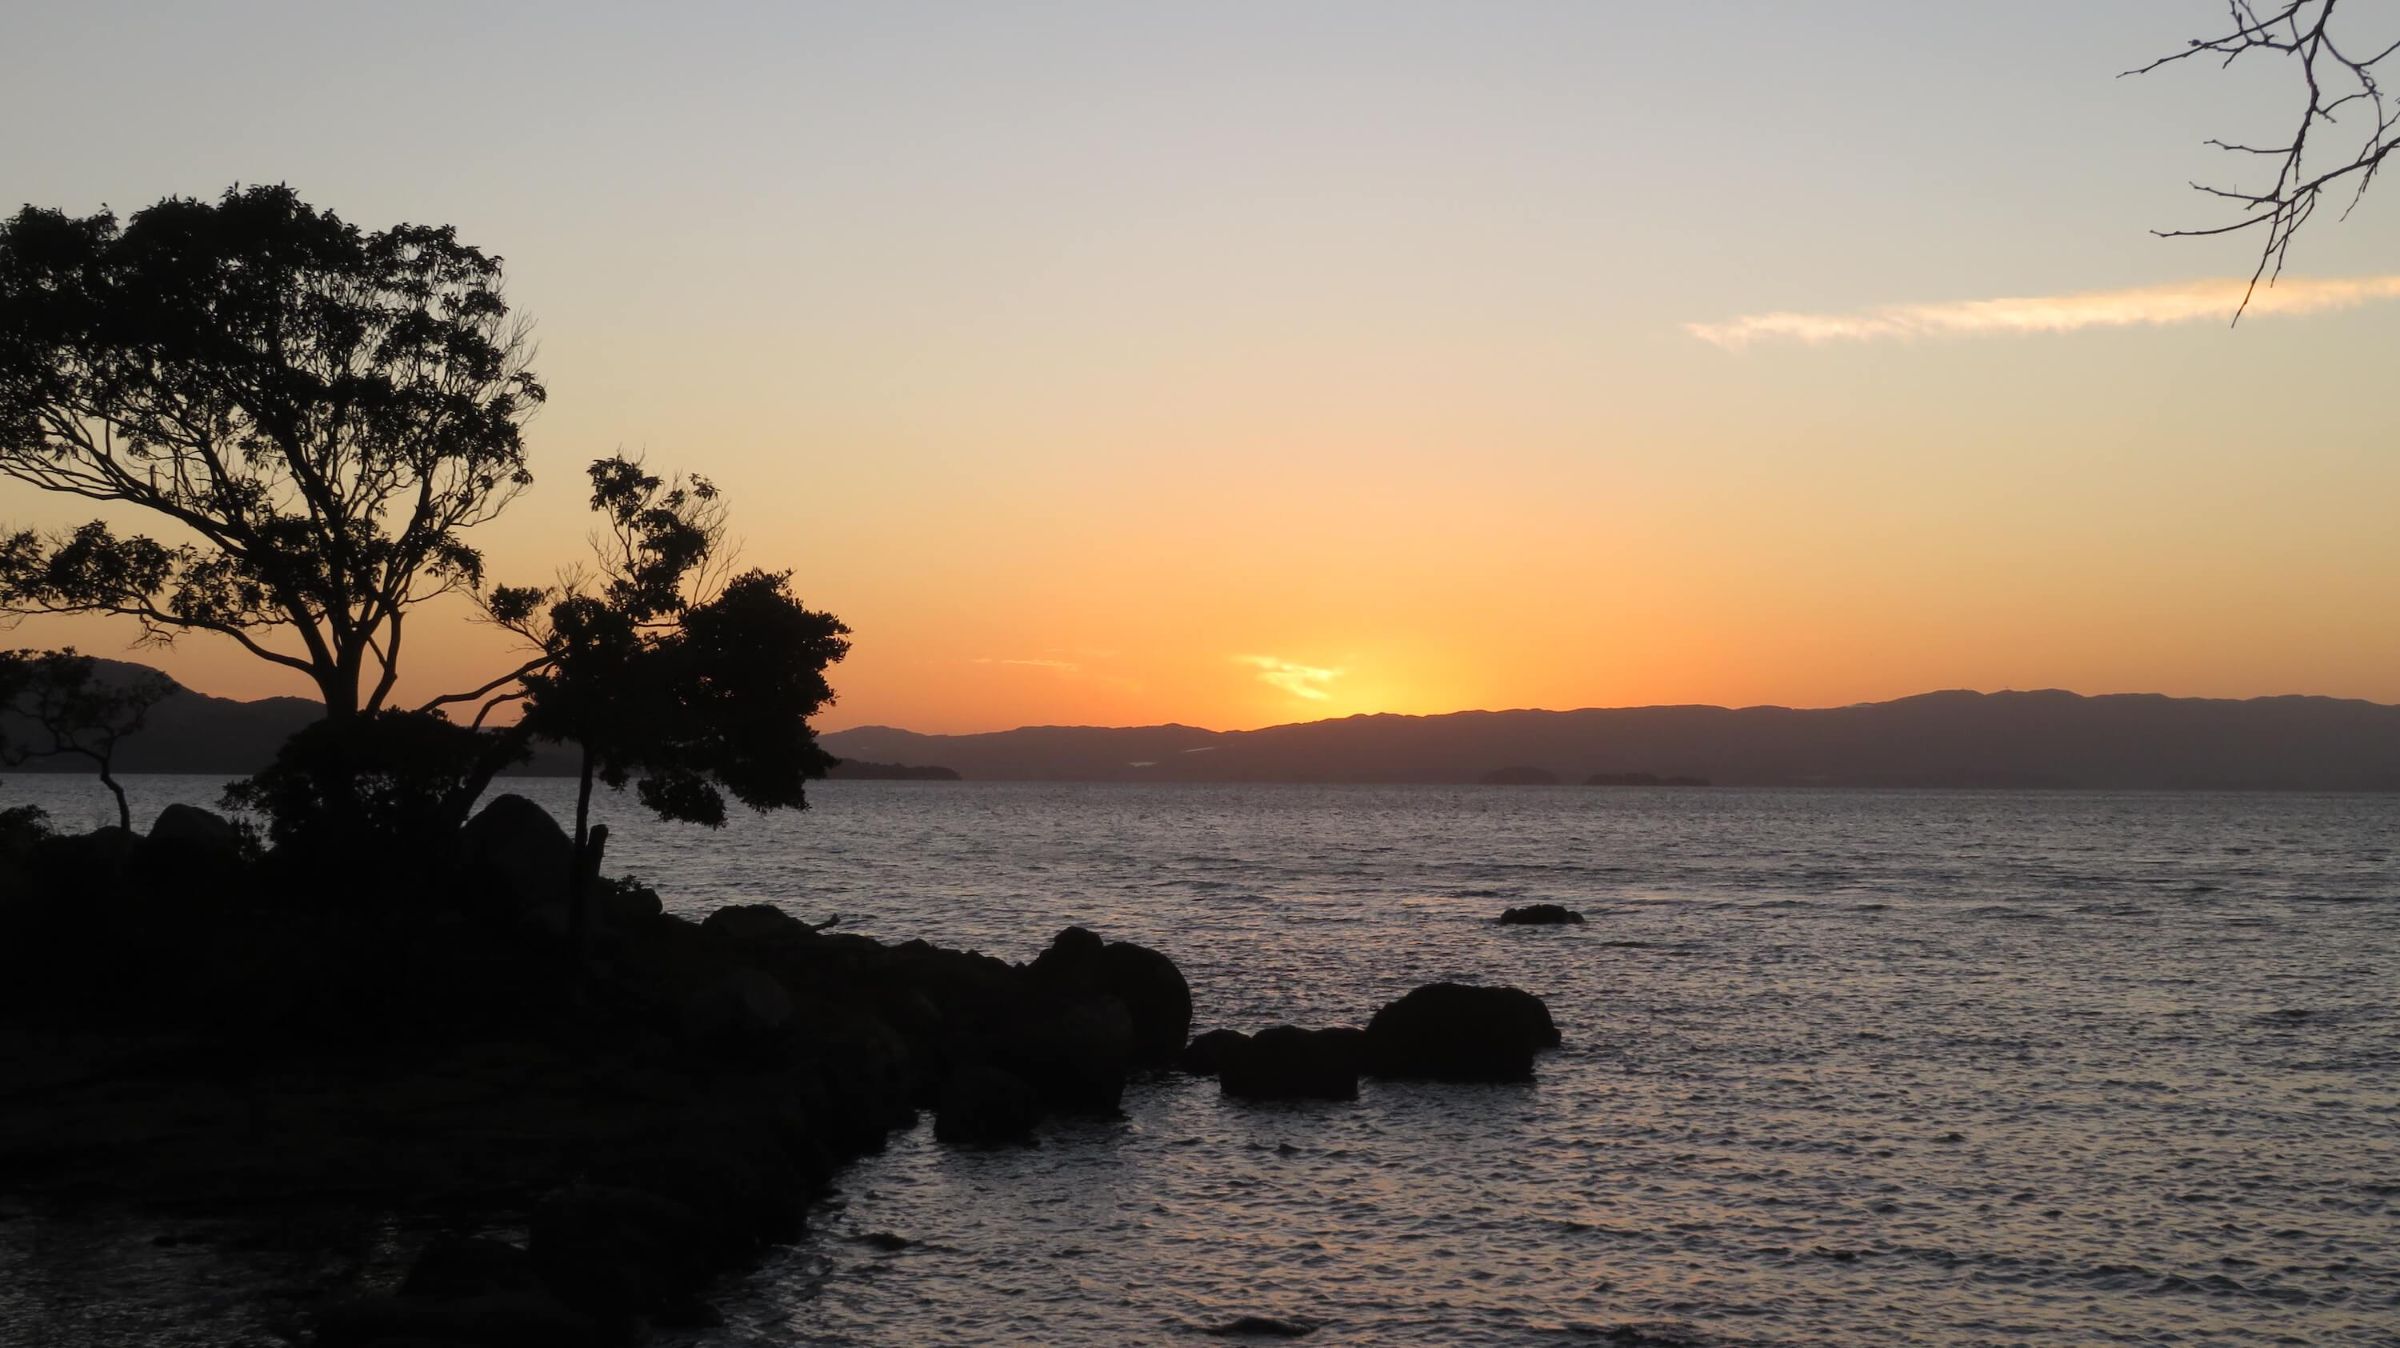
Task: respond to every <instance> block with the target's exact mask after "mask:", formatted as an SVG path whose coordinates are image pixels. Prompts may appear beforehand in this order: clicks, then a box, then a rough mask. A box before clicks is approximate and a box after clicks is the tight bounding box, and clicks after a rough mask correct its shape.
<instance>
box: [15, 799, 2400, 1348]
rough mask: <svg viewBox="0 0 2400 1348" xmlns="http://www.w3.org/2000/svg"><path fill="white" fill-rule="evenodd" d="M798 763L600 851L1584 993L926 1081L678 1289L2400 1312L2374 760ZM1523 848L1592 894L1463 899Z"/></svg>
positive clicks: (2353, 1338)
mask: <svg viewBox="0 0 2400 1348" xmlns="http://www.w3.org/2000/svg"><path fill="white" fill-rule="evenodd" d="M566 785H567V784H566V783H563V782H555V781H536V782H532V783H523V782H520V783H517V784H516V786H515V789H518V790H520V791H524V792H526V793H527V794H531V795H533V796H535V797H536V798H537V799H541V800H544V801H545V802H546V803H549V804H551V805H552V806H553V808H554V809H555V808H557V807H558V806H560V805H561V804H562V803H563V801H564V798H565V790H566ZM132 789H133V790H134V793H135V801H136V809H137V813H140V814H142V815H143V816H144V817H147V816H148V815H149V814H152V813H155V811H156V810H157V809H158V807H159V806H161V805H163V804H164V803H166V801H167V800H169V799H191V800H194V801H197V802H201V803H206V802H207V801H208V800H209V799H210V797H212V796H213V794H214V790H215V783H213V782H207V781H199V780H195V779H137V780H136V781H135V782H134V783H133V788H132ZM816 795H817V808H815V809H814V810H812V811H810V812H809V813H807V814H805V815H800V816H790V815H786V816H778V817H772V818H764V819H761V818H755V817H745V818H742V819H739V820H737V821H736V822H735V823H734V824H733V825H732V826H731V827H729V828H727V829H726V830H724V831H723V832H721V833H715V834H711V833H708V832H705V831H700V830H691V829H671V828H666V827H664V826H660V825H656V824H651V823H648V822H646V821H644V820H642V819H641V818H640V817H639V815H638V812H637V811H636V810H635V809H634V807H633V805H632V802H631V801H630V800H629V799H627V800H622V801H618V800H609V801H604V802H603V807H602V811H601V814H602V817H603V818H604V819H605V820H606V821H607V822H609V823H610V824H611V826H612V828H613V829H614V830H615V841H614V843H613V845H612V848H611V856H610V862H611V869H614V870H631V871H633V872H636V873H638V874H640V875H642V876H643V877H645V878H647V879H649V880H650V881H651V882H652V883H654V884H655V885H656V886H657V887H658V889H659V890H660V891H661V892H662V893H664V894H666V895H668V896H669V902H670V903H671V904H674V905H676V906H679V907H684V908H690V909H694V910H698V909H705V908H707V907H709V906H712V905H714V904H717V903H721V902H725V901H730V900H743V901H756V900H766V901H770V902H774V903H779V904H782V905H785V906H786V907H789V908H790V909H792V910H793V911H795V912H796V913H799V914H801V915H803V916H806V917H808V918H810V919H811V920H819V921H821V920H823V919H825V918H827V917H829V916H832V915H833V914H836V913H838V914H840V915H841V918H842V925H843V927H844V928H845V929H850V930H856V931H861V932H865V933H868V934H871V935H874V936H878V937H884V938H891V939H903V938H908V937H916V936H922V937H925V938H928V939H930V940H933V941H936V942H940V943H944V944H949V945H957V946H967V947H974V948H978V949H982V950H985V951H988V952H991V953H995V954H999V955H1002V956H1005V957H1008V958H1010V959H1024V958H1028V957H1030V956H1031V955H1033V954H1034V953H1035V952H1036V951H1038V950H1039V949H1040V948H1041V947H1042V945H1043V944H1045V943H1046V941H1047V939H1048V937H1049V935H1050V934H1051V933H1052V932H1054V931H1055V930H1057V929H1058V928H1060V927H1062V926H1065V925H1067V924H1069V923H1081V924H1083V925H1085V926H1089V927H1092V928H1094V929H1095V930H1098V931H1100V932H1101V933H1103V934H1105V935H1107V936H1110V937H1112V938H1121V939H1129V940H1134V941H1139V942H1142V943H1144V944H1147V945H1152V946H1156V947H1157V948H1159V949H1161V950H1164V951H1166V952H1167V953H1169V954H1170V955H1172V956H1173V957H1174V958H1175V959H1176V960H1177V961H1178V962H1179V963H1180V964H1181V965H1182V967H1183V970H1184V972H1185V974H1186V976H1187V977H1189V979H1190V980H1191V983H1192V990H1193V996H1194V1000H1195V1002H1196V1003H1197V1006H1198V1013H1197V1019H1198V1027H1199V1028H1209V1027H1214V1026H1220V1025H1229V1026H1234V1027H1238V1028H1244V1029H1256V1028H1259V1027H1261V1026H1264V1025H1267V1024H1270V1023H1273V1022H1277V1021H1292V1022H1296V1023H1300V1024H1305V1025H1323V1024H1361V1023H1364V1021H1365V1019H1366V1017H1367V1016H1368V1015H1369V1014H1371V1013H1372V1012H1373V1010H1374V1009H1375V1007H1376V1006H1377V1005H1379V1004H1380V1003H1382V1002H1383V1001H1385V1000H1387V999H1389V998H1392V997H1395V996H1398V995H1399V994H1400V993H1402V992H1404V991H1406V990H1407V989H1408V988H1410V987H1412V986H1414V985H1416V984H1419V983H1423V982H1428V981H1431V980H1434V979H1440V978H1456V979H1471V980H1479V981H1492V982H1505V983H1512V984H1516V985H1518V986H1521V987H1524V988H1527V989H1530V990H1532V991H1535V992H1538V993H1540V994H1541V995H1543V996H1544V997H1546V998H1547V999H1548V1000H1549V1003H1550V1006H1551V1009H1552V1011H1553V1013H1554V1014H1555V1015H1556V1017H1557V1019H1558V1021H1559V1023H1560V1025H1561V1027H1562V1029H1563V1030H1564V1031H1565V1034H1566V1047H1565V1048H1564V1049H1562V1050H1560V1051H1559V1052H1557V1053H1554V1054H1551V1055H1549V1056H1548V1057H1546V1058H1544V1059H1543V1060H1542V1062H1541V1064H1540V1067H1539V1072H1540V1080H1539V1081H1538V1082H1537V1083H1535V1084H1533V1085H1530V1086H1517V1087H1490V1086H1479V1087H1465V1086H1440V1085H1405V1086H1403V1085H1381V1084H1376V1083H1372V1082H1370V1083H1368V1084H1367V1085H1366V1086H1365V1087H1364V1088H1363V1089H1362V1092H1361V1097H1360V1099H1359V1100H1358V1101H1357V1102H1356V1103H1355V1104H1324V1105H1301V1106H1258V1105H1243V1104H1237V1103H1234V1102H1230V1101H1225V1100H1222V1099H1220V1098H1219V1097H1218V1095H1217V1094H1216V1090H1215V1085H1214V1083H1213V1082H1207V1081H1190V1080H1185V1079H1179V1078H1178V1079H1167V1080H1162V1081H1157V1082H1153V1083H1147V1084H1142V1085H1137V1086H1136V1087H1135V1088H1133V1089H1132V1090H1131V1091H1129V1092H1128V1094H1127V1097H1126V1102H1125V1104H1126V1117H1125V1118H1124V1119H1122V1120H1119V1121H1115V1122H1106V1123H1100V1122H1088V1123H1067V1124H1057V1125H1053V1126H1051V1127H1049V1128H1048V1129H1047V1130H1046V1131H1045V1133H1044V1134H1043V1136H1042V1140H1041V1145H1040V1146H1039V1147H1037V1148H1034V1149H1031V1150H1022V1151H1002V1152H962V1151H955V1150H951V1149H948V1148H943V1147H940V1146H937V1145H935V1144H934V1143H933V1141H932V1140H931V1137H930V1129H929V1128H920V1129H918V1130H917V1131H916V1132H915V1133H912V1134H909V1135H906V1136H903V1137H900V1138H898V1139H896V1140H895V1141H894V1144H893V1145H892V1147H891V1149H890V1150H889V1152H888V1153H886V1154H885V1155H883V1156H880V1157H876V1158H873V1159H870V1160H869V1161H867V1162H865V1163H863V1164H861V1165H859V1166H857V1167H855V1168H853V1169H852V1170H850V1171H848V1172H846V1174H845V1175H844V1177H843V1179H842V1181H841V1197H840V1198H839V1199H837V1200H835V1204H834V1205H833V1206H831V1207H829V1208H828V1209H827V1210H826V1211H825V1212H823V1213H822V1214H820V1218H819V1220H818V1222H817V1224H816V1230H815V1233H814V1234H812V1235H811V1237H810V1238H809V1239H808V1240H807V1241H806V1242H805V1243H803V1244H802V1245H800V1246H799V1247H797V1248H794V1249H792V1250H790V1251H788V1252H786V1253H783V1254H780V1255H779V1256H778V1257H776V1258H774V1259H773V1260H772V1261H770V1262H769V1263H768V1264H767V1265H766V1266H764V1267H763V1268H761V1269H759V1270H758V1271H757V1272H756V1273H755V1274H754V1275H752V1276H750V1277H749V1278H747V1279H746V1280H745V1281H744V1282H743V1283H742V1285H741V1286H740V1287H739V1288H738V1289H737V1290H736V1291H735V1292H734V1293H733V1294H732V1296H731V1297H730V1298H729V1301H728V1305H727V1310H728V1316H729V1324H728V1326H727V1327H726V1328H725V1329H723V1330H719V1331H714V1332H712V1333H711V1334H709V1335H707V1336H705V1337H703V1338H701V1339H698V1340H694V1341H693V1342H695V1343H700V1344H706V1345H711V1346H712V1348H713V1346H716V1345H752V1344H760V1345H763V1344H790V1343H811V1344H814V1343H823V1344H888V1345H920V1344H951V1343H955V1344H992V1343H1026V1344H1057V1345H1083V1344H1126V1343H1151V1342H1160V1341H1173V1340H1177V1339H1182V1338H1186V1337H1187V1336H1189V1335H1191V1334H1193V1333H1194V1332H1196V1331H1197V1330H1198V1329H1200V1328H1202V1327H1206V1326H1209V1325H1213V1324H1218V1323H1221V1322H1223V1321H1226V1320H1229V1319H1232V1318H1233V1317H1235V1316H1238V1315H1243V1314H1262V1315H1272V1316H1278V1317H1282V1318H1287V1319H1296V1320H1306V1321H1310V1322H1314V1323H1316V1324H1318V1325H1320V1326H1321V1328H1320V1329H1318V1331H1317V1332H1316V1333H1315V1334H1314V1335H1313V1336H1311V1337H1310V1338H1309V1339H1307V1340H1306V1342H1308V1343H1311V1344H1539V1343H1561V1344H1566V1343H1576V1342H1595V1341H1596V1342H1620V1343H1622V1342H1640V1341H1643V1340H1640V1339H1637V1338H1634V1337H1633V1335H1635V1334H1637V1333H1638V1334H1643V1335H1648V1336H1651V1337H1652V1338H1655V1339H1659V1340H1664V1341H1668V1342H1689V1343H1732V1344H1751V1343H1760V1344H1769V1343H1772V1344H1781V1343H1809V1344H1815V1343H1907V1342H1930V1343H2056V1344H2088V1343H2143V1344H2157V1343H2245V1344H2247V1343H2258V1342H2285V1343H2311V1344H2316V1343H2379V1344H2393V1343H2400V1007H2396V1006H2395V994H2396V993H2400V855H2396V854H2395V845H2394V840H2395V836H2396V832H2400V797H2396V796H2302V795H2104V794H2072V793H2010V792H1962V793H1947V792H1906V793H1898V792H1895V793H1883V792H1860V791H1741V790H1723V789H1712V790H1689V791H1673V790H1667V791H1642V790H1624V789H1576V788H1506V787H1483V788H1437V787H1394V788H1375V787H1253V786H1196V787H1164V786H1160V787H1113V786H1056V785H1028V784H984V783H960V784H946V783H863V782H862V783H834V784H828V785H825V786H823V787H821V788H819V789H818V791H817V793H816ZM29 797H36V798H40V799H43V800H44V801H45V802H46V803H48V804H49V805H50V807H51V808H52V810H53V811H54V813H56V814H58V815H59V816H61V818H62V819H63V820H64V821H65V822H68V823H71V824H76V825H82V824H88V823H92V822H98V821H100V820H102V819H104V818H105V817H106V811H105V810H104V808H103V806H102V804H101V799H102V798H101V797H100V796H99V795H98V793H97V789H96V788H95V787H92V786H90V785H89V784H88V783H85V782H83V781H81V780H80V779H78V780H75V781H72V782H70V781H67V780H63V779H55V778H49V779H45V778H35V777H25V776H19V777H15V778H13V779H11V780H9V781H8V782H7V783H6V784H5V785H0V803H13V802H15V801H18V800H22V799H26V798H29ZM1540 900H1550V901H1556V902H1560V903H1565V904H1569V905H1571V906H1573V907H1576V908H1579V909H1581V910H1583V911H1584V912H1585V913H1586V914H1587V915H1588V916H1589V917H1590V919H1591V921H1590V924H1589V925H1587V926H1585V927H1582V928H1569V929H1527V928H1500V927H1496V926H1493V925H1491V924H1490V923H1489V921H1488V919H1490V918H1491V917H1492V916H1494V915H1496V914H1497V913H1498V912H1499V911H1500V909H1502V908H1503V907H1506V906H1509V905H1512V904H1520V903H1526V902H1532V901H1540ZM881 1233H890V1234H894V1235H898V1236H900V1237H903V1238H905V1239H906V1240H907V1241H908V1242H910V1243H909V1244H908V1245H906V1246H905V1247H902V1248H898V1249H890V1250H887V1249H885V1248H883V1247H882V1246H881V1245H879V1244H875V1243H870V1242H868V1241H867V1240H866V1239H864V1238H865V1237H867V1236H869V1235H873V1234H881ZM1612 1334H1613V1335H1614V1337H1613V1338H1612Z"/></svg>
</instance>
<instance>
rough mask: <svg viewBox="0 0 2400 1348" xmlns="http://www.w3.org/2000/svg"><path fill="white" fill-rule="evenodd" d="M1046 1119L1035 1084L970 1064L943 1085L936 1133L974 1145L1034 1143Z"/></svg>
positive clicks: (946, 1139)
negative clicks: (1039, 1124) (1040, 1123)
mask: <svg viewBox="0 0 2400 1348" xmlns="http://www.w3.org/2000/svg"><path fill="white" fill-rule="evenodd" d="M1040 1117H1041V1106H1040V1104H1039V1103H1037V1102H1036V1101H1035V1099H1034V1095H1033V1087H1031V1086H1028V1085H1026V1084H1025V1082H1024V1081H1023V1080H1022V1079H1021V1078H1019V1077H1017V1076H1014V1075H1012V1074H1010V1073H1008V1072H1003V1071H1001V1070H1000V1069H999V1068H997V1067H991V1066H987V1065H985V1064H982V1063H969V1064H967V1065H965V1066H963V1067H960V1068H957V1069H955V1070H954V1071H952V1072H951V1073H950V1077H949V1079H948V1080H946V1081H944V1082H943V1083H942V1094H941V1102H940V1104H938V1105H937V1106H935V1109H934V1115H933V1135H934V1137H935V1138H936V1139H937V1140H939V1141H942V1142H951V1143H961V1144H965V1145H970V1146H991V1145H996V1144H1002V1143H1010V1142H1030V1141H1032V1140H1033V1125H1034V1124H1035V1123H1036V1122H1037V1121H1038V1120H1039V1119H1040Z"/></svg>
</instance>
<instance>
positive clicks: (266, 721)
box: [0, 657, 958, 782]
mask: <svg viewBox="0 0 2400 1348" xmlns="http://www.w3.org/2000/svg"><path fill="white" fill-rule="evenodd" d="M95 662H96V663H97V665H98V667H99V668H98V673H99V677H100V678H101V679H102V680H104V681H117V682H122V681H125V680H128V679H130V678H132V677H133V676H134V675H136V674H141V673H148V672H155V671H151V670H149V669H148V667H147V666H144V665H138V664H134V663H131V662H129V661H125V660H105V659H98V658H97V657H95ZM168 682H170V683H173V682H174V681H173V680H172V679H170V680H168ZM324 714H325V707H324V704H323V703H320V702H318V701H316V700H315V699H314V698H305V697H270V698H262V699H260V700H258V701H255V702H240V701H236V700H234V699H232V698H224V697H210V696H209V695H207V694H206V693H195V692H193V691H192V690H191V689H189V688H186V687H184V686H183V685H182V684H179V683H178V684H175V691H174V692H172V693H170V694H168V695H167V697H166V698H165V699H164V700H162V701H161V702H160V703H159V704H158V705H157V706H155V707H152V708H151V709H150V719H149V723H148V724H147V725H145V726H144V727H143V728H142V730H141V732H140V733H138V734H135V735H132V736H129V737H127V739H126V740H125V742H124V744H123V745H121V746H119V747H118V749H117V762H116V770H117V771H118V772H120V773H133V772H189V773H212V774H221V775H223V776H226V777H242V776H247V775H249V774H250V773H253V772H256V771H258V770H259V769H261V768H263V767H265V766H266V765H267V764H268V763H269V762H271V761H273V759H274V757H275V750H276V749H277V748H279V747H280V746H281V745H282V744H283V742H284V741H285V740H287V739H289V738H291V736H292V734H293V732H295V731H297V730H299V729H300V728H301V727H302V726H305V725H307V724H308V723H309V722H311V721H314V720H317V719H318V718H319V717H321V716H323V715H324ZM18 730H19V727H17V726H15V725H13V724H12V723H11V721H10V719H9V718H8V717H7V716H6V715H5V714H0V736H11V737H14V735H15V734H16V732H17V731H18ZM575 769H576V762H575V756H574V754H573V753H572V752H570V751H568V750H566V749H562V748H560V747H558V746H556V745H543V746H541V747H539V748H538V749H536V750H535V752H534V755H533V758H532V759H531V760H530V761H528V762H526V763H525V764H523V765H522V766H521V767H519V768H518V769H517V770H516V771H515V772H513V773H511V774H510V775H511V776H528V777H565V776H572V775H573V774H574V772H575ZM91 770H92V765H91V761H90V760H89V759H85V758H81V757H78V756H75V755H61V756H59V757H55V758H37V759H33V760H31V761H29V762H27V763H25V764H23V765H22V766H20V767H16V768H11V769H8V771H11V772H71V773H88V772H90V771H91ZM828 775H829V776H831V777H833V778H835V779H836V780H841V779H856V780H860V781H936V782H939V781H951V782H954V781H957V780H958V774H957V773H956V772H954V771H952V770H951V769H949V768H945V767H919V766H913V765H910V764H903V763H875V762H866V761H855V760H850V759H847V758H845V759H844V761H843V762H842V764H841V766H839V767H837V768H835V769H834V770H833V771H832V772H831V773H830V774H828Z"/></svg>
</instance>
